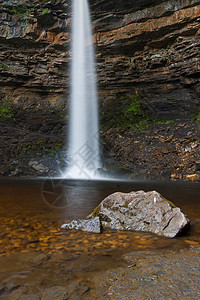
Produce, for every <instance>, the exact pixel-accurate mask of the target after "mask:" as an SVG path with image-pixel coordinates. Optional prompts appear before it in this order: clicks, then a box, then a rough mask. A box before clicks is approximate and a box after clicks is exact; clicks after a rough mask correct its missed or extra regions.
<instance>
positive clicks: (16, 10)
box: [12, 4, 30, 15]
mask: <svg viewBox="0 0 200 300" xmlns="http://www.w3.org/2000/svg"><path fill="white" fill-rule="evenodd" d="M29 11H30V10H29V9H28V8H27V6H26V4H19V5H16V6H15V7H13V8H12V12H13V14H14V15H23V14H27V13H29Z"/></svg>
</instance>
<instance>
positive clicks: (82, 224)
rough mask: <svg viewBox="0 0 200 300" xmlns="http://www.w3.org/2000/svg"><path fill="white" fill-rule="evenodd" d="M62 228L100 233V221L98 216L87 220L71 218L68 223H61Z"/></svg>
mask: <svg viewBox="0 0 200 300" xmlns="http://www.w3.org/2000/svg"><path fill="white" fill-rule="evenodd" d="M61 228H62V229H77V230H82V231H87V232H93V233H101V223H100V220H99V217H94V218H92V219H89V220H81V219H79V220H73V221H71V222H69V223H66V224H63V225H62V226H61Z"/></svg>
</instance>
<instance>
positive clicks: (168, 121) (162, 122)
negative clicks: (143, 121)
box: [153, 119, 181, 125]
mask: <svg viewBox="0 0 200 300" xmlns="http://www.w3.org/2000/svg"><path fill="white" fill-rule="evenodd" d="M177 121H181V119H174V120H153V123H154V124H165V125H168V124H172V123H175V122H177Z"/></svg>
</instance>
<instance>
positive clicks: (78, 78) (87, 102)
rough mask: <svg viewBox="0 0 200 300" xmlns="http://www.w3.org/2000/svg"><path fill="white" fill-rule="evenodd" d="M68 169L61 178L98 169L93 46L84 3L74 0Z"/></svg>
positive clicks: (89, 175) (90, 174) (87, 175)
mask: <svg viewBox="0 0 200 300" xmlns="http://www.w3.org/2000/svg"><path fill="white" fill-rule="evenodd" d="M70 100H71V101H70V111H69V133H68V145H69V146H68V154H67V157H68V158H67V161H68V163H69V166H68V167H67V170H66V171H65V173H64V175H63V177H68V176H69V177H72V178H89V179H91V178H93V177H95V174H96V172H97V169H98V168H100V154H99V152H100V151H99V128H98V104H97V85H96V70H95V57H94V46H93V41H92V30H91V20H90V12H89V5H88V1H87V0H73V17H72V63H71V99H70Z"/></svg>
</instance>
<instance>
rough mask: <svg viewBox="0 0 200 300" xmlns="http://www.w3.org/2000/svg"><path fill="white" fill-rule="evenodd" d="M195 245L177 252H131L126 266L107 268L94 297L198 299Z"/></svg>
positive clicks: (196, 251)
mask: <svg viewBox="0 0 200 300" xmlns="http://www.w3.org/2000/svg"><path fill="white" fill-rule="evenodd" d="M199 254H200V249H199V247H191V248H190V249H187V250H181V251H177V252H174V251H170V250H167V251H161V252H159V253H158V252H154V251H151V252H148V251H147V252H142V253H139V252H133V253H130V254H128V255H124V256H123V259H124V260H125V261H126V262H128V265H127V266H126V267H121V268H118V269H115V270H113V271H108V272H107V273H106V275H104V276H105V278H104V279H103V280H102V281H101V283H100V285H99V289H98V290H96V297H97V299H98V297H101V295H102V294H103V295H104V296H103V299H141V300H142V299H152V298H153V299H165V298H171V299H178V298H181V299H185V300H186V299H198V298H199V295H200V293H199V288H198V286H199V284H200V280H199V278H200V277H199V275H200V273H199V263H200V256H199Z"/></svg>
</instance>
